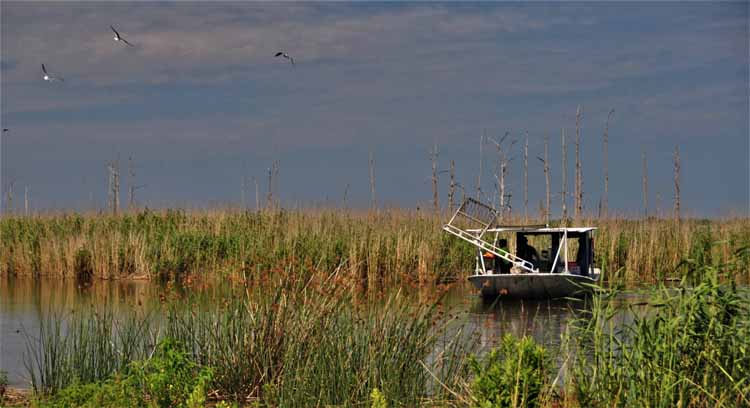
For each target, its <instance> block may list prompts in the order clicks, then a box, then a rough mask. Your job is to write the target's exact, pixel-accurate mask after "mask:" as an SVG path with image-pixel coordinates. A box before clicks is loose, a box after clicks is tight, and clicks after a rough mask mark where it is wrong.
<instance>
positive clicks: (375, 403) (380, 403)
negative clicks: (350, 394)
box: [370, 388, 388, 408]
mask: <svg viewBox="0 0 750 408" xmlns="http://www.w3.org/2000/svg"><path fill="white" fill-rule="evenodd" d="M370 402H371V404H372V405H370V407H371V408H388V402H387V401H386V400H385V395H383V393H382V392H380V390H378V389H377V388H373V389H372V392H371V393H370Z"/></svg>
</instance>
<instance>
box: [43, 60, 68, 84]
mask: <svg viewBox="0 0 750 408" xmlns="http://www.w3.org/2000/svg"><path fill="white" fill-rule="evenodd" d="M42 72H43V73H44V75H42V79H44V80H45V81H49V82H54V81H61V82H65V80H64V79H63V78H62V77H61V76H57V75H55V74H50V73H49V72H47V67H45V66H44V64H42Z"/></svg>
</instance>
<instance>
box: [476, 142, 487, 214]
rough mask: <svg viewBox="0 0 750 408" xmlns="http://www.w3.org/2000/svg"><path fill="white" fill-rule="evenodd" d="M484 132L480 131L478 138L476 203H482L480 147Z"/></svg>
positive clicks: (482, 143)
mask: <svg viewBox="0 0 750 408" xmlns="http://www.w3.org/2000/svg"><path fill="white" fill-rule="evenodd" d="M485 133H486V131H484V130H483V131H482V136H480V137H479V173H478V174H477V201H482V157H483V156H482V146H483V145H484V137H485Z"/></svg>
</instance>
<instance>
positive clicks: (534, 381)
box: [469, 334, 549, 408]
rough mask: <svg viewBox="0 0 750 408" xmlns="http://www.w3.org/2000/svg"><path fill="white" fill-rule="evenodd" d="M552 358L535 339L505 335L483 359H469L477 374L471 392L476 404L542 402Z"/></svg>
mask: <svg viewBox="0 0 750 408" xmlns="http://www.w3.org/2000/svg"><path fill="white" fill-rule="evenodd" d="M548 362H549V358H548V355H547V351H546V350H545V349H544V347H542V346H540V345H538V344H537V343H536V342H535V341H534V340H533V339H532V338H530V337H523V338H522V339H520V340H519V339H517V338H515V337H514V336H513V335H510V334H508V335H505V336H504V337H503V339H502V342H501V344H500V346H499V347H498V348H495V349H493V350H491V351H490V352H489V354H487V356H485V357H484V359H483V361H482V362H480V361H479V360H477V359H476V358H475V357H473V356H472V357H471V358H470V359H469V366H470V368H471V371H472V372H473V374H474V375H475V377H474V381H473V382H472V384H471V391H472V394H473V399H474V401H475V406H478V407H482V408H491V407H537V406H541V405H542V395H541V394H542V389H543V387H544V386H545V384H546V383H547V372H548V371H547V370H548Z"/></svg>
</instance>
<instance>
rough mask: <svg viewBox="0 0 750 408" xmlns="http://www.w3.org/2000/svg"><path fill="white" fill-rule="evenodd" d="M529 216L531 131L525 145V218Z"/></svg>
mask: <svg viewBox="0 0 750 408" xmlns="http://www.w3.org/2000/svg"><path fill="white" fill-rule="evenodd" d="M528 217H529V132H528V131H526V141H525V143H524V145H523V220H524V222H526V221H527V220H528Z"/></svg>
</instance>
